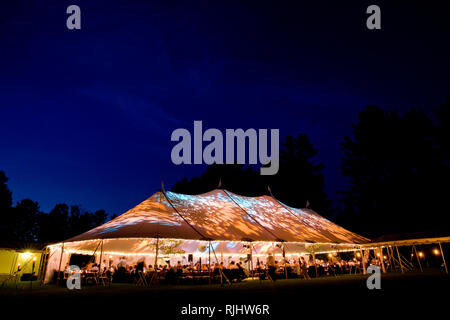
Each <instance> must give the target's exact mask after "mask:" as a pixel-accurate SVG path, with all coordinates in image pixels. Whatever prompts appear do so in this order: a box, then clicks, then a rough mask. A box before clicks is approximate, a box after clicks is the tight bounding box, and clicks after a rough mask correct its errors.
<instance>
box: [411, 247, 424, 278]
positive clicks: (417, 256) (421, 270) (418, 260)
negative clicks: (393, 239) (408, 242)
mask: <svg viewBox="0 0 450 320" xmlns="http://www.w3.org/2000/svg"><path fill="white" fill-rule="evenodd" d="M413 248H414V252H415V254H416V258H417V262H418V263H419V268H420V272H423V269H422V264H421V263H420V258H419V255H418V254H417V250H416V246H415V245H413Z"/></svg>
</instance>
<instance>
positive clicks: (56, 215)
mask: <svg viewBox="0 0 450 320" xmlns="http://www.w3.org/2000/svg"><path fill="white" fill-rule="evenodd" d="M449 131H450V100H447V102H446V103H444V104H443V105H441V106H440V107H438V108H437V109H436V110H434V111H433V113H430V114H428V113H426V112H425V111H423V110H418V109H411V110H409V111H407V112H405V113H402V114H400V113H399V112H397V111H391V110H386V109H383V108H380V107H377V106H367V107H366V108H365V109H363V110H362V111H360V112H359V114H358V121H357V123H356V124H354V126H353V130H352V134H351V135H350V136H346V137H345V138H344V141H343V142H342V143H341V150H342V161H341V169H342V172H341V173H342V175H343V176H344V177H345V178H346V180H347V182H348V183H347V184H346V185H344V186H343V187H342V189H341V191H340V192H339V195H340V196H339V198H338V199H337V201H336V202H335V203H333V202H332V201H330V199H329V198H328V195H327V194H326V192H325V190H324V187H325V179H324V175H323V168H324V166H323V164H322V163H321V162H320V161H319V160H318V154H319V150H318V149H317V148H316V147H314V145H313V144H312V143H311V141H310V140H309V138H308V136H307V135H306V134H299V135H297V136H288V137H286V138H285V139H284V140H283V141H282V142H281V150H280V167H279V171H278V173H277V174H276V175H273V176H263V175H260V172H259V168H256V167H254V166H243V165H237V164H235V165H217V164H215V165H211V166H209V167H207V169H206V170H205V172H204V173H203V174H201V175H200V176H198V177H193V178H190V179H188V178H183V179H182V180H180V181H178V182H177V183H176V184H175V185H174V187H173V188H172V190H173V191H174V192H180V193H186V194H199V193H204V192H208V191H210V190H213V189H215V188H217V187H218V186H219V184H220V186H219V187H221V188H224V189H227V190H230V191H232V192H235V193H237V194H241V195H247V196H259V195H263V194H269V193H270V192H271V193H272V194H273V195H274V196H275V197H276V198H277V199H279V200H280V201H282V202H284V203H286V204H287V205H290V206H293V207H300V208H303V207H305V206H310V207H311V208H312V209H314V210H315V211H317V212H318V213H319V214H321V215H323V216H325V217H328V218H331V217H332V218H333V220H334V221H335V222H337V223H338V224H340V225H342V226H344V227H347V228H349V229H350V230H352V231H355V232H358V233H360V234H362V235H364V236H367V237H371V238H373V237H377V236H380V235H382V234H389V233H405V232H421V231H432V232H444V233H445V232H447V233H448V231H450V230H449V227H448V225H447V224H445V223H444V221H445V217H446V214H447V212H446V211H447V209H446V207H447V205H448V200H447V199H448V195H449V191H450V187H449V181H450V141H449V138H448V137H450V132H449ZM268 186H270V191H269V190H268ZM0 214H1V216H0V218H1V224H0V239H7V240H19V241H39V242H55V241H61V240H64V239H67V238H70V237H72V236H74V235H77V234H79V233H82V232H84V231H87V230H89V229H91V228H93V227H96V226H98V225H100V224H102V223H104V222H105V221H106V220H107V218H108V215H107V214H106V212H105V211H104V210H99V211H96V212H88V211H84V210H82V208H81V207H80V206H73V205H72V206H69V205H67V204H58V205H56V206H55V207H54V208H53V210H51V211H50V212H49V213H44V212H41V211H40V209H39V204H38V203H37V202H35V201H32V200H30V199H24V200H22V201H19V202H18V203H17V204H16V205H15V206H13V205H12V195H11V191H10V190H9V189H8V187H7V177H6V175H5V174H4V173H3V172H2V171H0Z"/></svg>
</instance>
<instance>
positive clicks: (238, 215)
mask: <svg viewBox="0 0 450 320" xmlns="http://www.w3.org/2000/svg"><path fill="white" fill-rule="evenodd" d="M119 238H167V239H185V240H222V241H285V242H308V243H336V244H340V243H346V244H362V243H367V242H368V241H369V240H368V239H366V238H364V237H362V236H360V235H358V234H355V233H353V232H350V231H348V230H346V229H344V228H342V227H340V226H338V225H336V224H334V223H332V222H331V221H329V220H327V219H325V218H323V217H321V216H320V215H318V214H317V213H316V212H314V211H313V210H310V209H297V208H292V207H289V206H287V205H285V204H282V203H281V202H279V201H278V200H276V199H274V198H273V197H270V196H260V197H244V196H239V195H237V194H234V193H231V192H229V191H226V190H219V189H217V190H213V191H210V192H208V193H204V194H200V195H185V194H179V193H174V192H157V193H155V194H154V195H152V196H151V197H150V198H148V199H147V200H145V201H143V202H142V203H140V204H138V205H137V206H136V207H134V208H132V209H130V210H128V211H127V212H125V213H124V214H122V215H120V216H119V217H117V218H115V219H113V220H111V221H109V222H107V223H105V224H103V225H101V226H99V227H97V228H94V229H92V230H90V231H88V232H85V233H83V234H81V235H78V236H76V237H73V238H71V239H69V240H67V241H66V242H73V241H84V240H95V239H119Z"/></svg>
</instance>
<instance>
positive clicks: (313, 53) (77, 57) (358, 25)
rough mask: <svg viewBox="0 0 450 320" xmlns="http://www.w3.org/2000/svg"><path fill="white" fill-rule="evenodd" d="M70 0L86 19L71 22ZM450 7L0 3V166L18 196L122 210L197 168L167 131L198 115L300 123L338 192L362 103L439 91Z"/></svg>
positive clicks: (427, 96)
mask: <svg viewBox="0 0 450 320" xmlns="http://www.w3.org/2000/svg"><path fill="white" fill-rule="evenodd" d="M169 2H170V3H171V4H170V5H169V4H168V3H169ZM312 2H314V3H315V4H312ZM393 2H395V4H393ZM71 4H77V5H79V6H80V7H81V17H82V20H81V26H82V28H81V30H68V29H67V28H66V19H67V17H68V15H67V14H66V8H67V6H69V5H71ZM370 4H378V5H379V6H380V7H381V12H382V14H381V15H382V22H381V23H382V29H381V30H368V29H367V28H366V19H367V17H368V15H367V14H366V8H367V6H368V5H370ZM447 15H448V11H446V10H444V8H443V6H442V5H440V4H439V3H438V2H433V3H432V5H431V4H430V2H425V1H423V2H422V3H419V4H417V5H412V4H411V1H389V2H384V1H329V2H325V1H305V2H302V1H292V2H284V1H274V0H272V1H252V2H247V1H220V2H219V1H205V2H197V1H185V3H177V2H173V1H161V2H152V1H113V0H109V1H100V0H96V1H92V0H89V1H80V0H70V1H65V0H58V1H20V0H2V1H1V3H0V98H1V100H0V170H3V171H5V173H6V175H7V176H8V177H9V178H10V180H9V183H8V185H9V188H10V189H11V190H12V191H13V197H14V201H19V200H21V199H24V198H31V199H33V200H35V201H38V202H39V203H40V205H41V209H42V210H44V211H49V210H51V209H52V208H53V206H54V205H55V204H57V203H61V202H66V203H69V204H80V205H82V207H83V208H85V209H87V210H97V209H106V210H107V212H108V213H122V212H124V211H126V210H127V209H129V208H130V207H132V206H134V205H136V204H137V203H139V202H141V201H142V200H144V199H146V198H147V197H148V196H150V195H151V194H153V193H154V192H156V191H157V190H158V189H159V188H160V181H161V179H164V182H165V185H166V187H167V188H170V187H171V186H173V185H174V183H175V182H176V181H177V180H179V179H181V178H183V177H184V176H188V177H191V176H195V175H197V174H199V173H201V172H202V171H203V170H204V168H205V167H204V166H194V165H192V166H188V165H182V166H175V165H173V164H172V163H171V160H170V151H171V149H172V147H173V146H174V143H173V142H171V141H170V134H171V132H172V131H173V130H174V129H176V128H179V127H182V128H187V129H189V130H191V132H192V126H193V121H194V120H202V121H203V126H204V128H219V129H222V130H224V129H225V128H244V129H247V128H256V129H258V128H268V129H270V128H279V129H280V134H281V136H282V137H284V136H286V135H289V134H294V135H296V134H299V133H307V134H308V135H309V137H310V138H311V140H312V142H313V143H314V144H315V145H316V147H318V148H319V156H318V158H317V160H318V161H321V162H323V163H324V164H325V166H326V169H325V171H324V173H325V178H326V188H327V189H326V190H327V192H328V194H329V197H330V198H331V199H336V192H337V191H338V190H342V188H343V187H344V186H345V179H344V178H342V177H341V175H340V159H341V156H342V153H341V151H340V145H339V143H340V142H341V141H342V140H343V138H344V136H345V135H348V134H350V133H351V125H352V124H353V123H355V122H356V120H357V113H358V111H359V110H361V109H363V108H364V107H365V105H367V104H376V105H379V106H381V107H384V108H389V109H396V110H399V111H404V110H407V109H409V108H425V109H427V110H431V109H433V108H435V107H437V106H438V105H439V104H440V103H443V102H444V100H445V99H446V98H447V95H448V93H449V88H450V77H449V74H450V72H449V71H450V58H449V57H450V46H449V39H450V32H449V31H448V29H449V22H448V21H449V20H450V19H449V18H448V16H447ZM380 130H383V128H380Z"/></svg>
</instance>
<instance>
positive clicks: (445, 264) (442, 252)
mask: <svg viewBox="0 0 450 320" xmlns="http://www.w3.org/2000/svg"><path fill="white" fill-rule="evenodd" d="M439 248H440V249H441V255H442V260H443V261H444V267H445V273H446V274H448V269H447V263H446V262H445V257H444V251H443V250H442V245H441V243H440V242H439Z"/></svg>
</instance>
